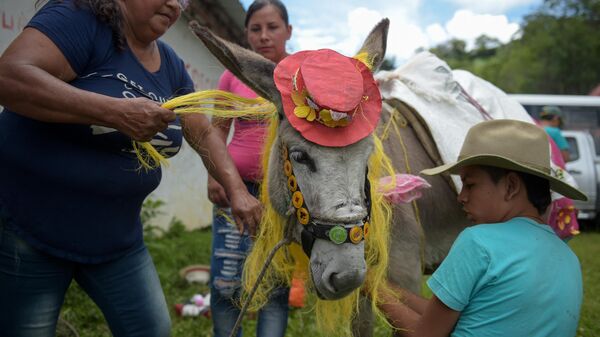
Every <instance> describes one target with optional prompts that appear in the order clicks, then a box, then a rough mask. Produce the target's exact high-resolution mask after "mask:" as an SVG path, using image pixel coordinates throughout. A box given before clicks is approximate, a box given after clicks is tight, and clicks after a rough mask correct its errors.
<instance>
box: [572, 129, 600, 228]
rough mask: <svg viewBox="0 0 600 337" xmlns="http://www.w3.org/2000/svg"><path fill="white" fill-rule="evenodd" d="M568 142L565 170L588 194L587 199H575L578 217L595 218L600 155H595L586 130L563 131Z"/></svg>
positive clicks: (594, 149)
mask: <svg viewBox="0 0 600 337" xmlns="http://www.w3.org/2000/svg"><path fill="white" fill-rule="evenodd" d="M563 136H564V137H565V138H566V139H567V142H568V143H569V162H567V171H568V172H569V173H570V174H571V175H572V176H573V178H575V181H576V182H577V185H579V189H580V190H581V191H582V192H583V193H585V194H586V195H587V196H588V201H577V200H575V207H577V209H578V210H579V215H578V218H580V219H585V220H595V219H596V215H597V213H598V212H599V211H600V209H599V206H600V205H599V200H598V190H599V187H600V185H599V183H600V182H599V179H598V178H599V177H600V157H598V156H597V155H596V147H595V144H594V138H593V137H592V135H591V134H590V133H589V132H587V131H570V130H567V131H563Z"/></svg>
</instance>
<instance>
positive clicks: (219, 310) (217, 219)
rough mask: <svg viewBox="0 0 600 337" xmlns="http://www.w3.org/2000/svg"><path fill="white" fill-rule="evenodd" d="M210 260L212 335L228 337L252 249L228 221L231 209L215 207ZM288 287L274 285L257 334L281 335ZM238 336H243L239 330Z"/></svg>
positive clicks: (263, 336) (250, 187) (250, 186)
mask: <svg viewBox="0 0 600 337" xmlns="http://www.w3.org/2000/svg"><path fill="white" fill-rule="evenodd" d="M246 186H247V187H248V191H249V192H250V193H252V194H253V195H255V196H256V195H257V194H258V193H257V192H258V184H255V183H250V182H246ZM213 213H214V214H213V228H212V235H213V238H212V255H211V261H210V272H211V293H210V309H211V316H212V320H213V331H214V336H215V337H228V336H229V335H230V334H231V331H232V330H233V326H234V325H235V322H236V320H237V317H238V315H239V313H240V307H239V300H240V288H241V277H242V270H243V266H244V261H245V259H246V256H247V255H248V253H249V251H250V249H251V248H252V240H251V239H250V237H249V235H248V233H247V232H244V233H242V234H240V232H239V230H238V228H237V226H236V225H235V223H231V219H233V217H232V216H231V210H230V209H228V208H217V207H215V208H214V212H213ZM289 291H290V290H289V288H287V287H278V288H276V289H275V290H274V291H273V293H272V294H271V296H270V298H269V302H268V303H267V304H266V305H265V306H264V307H263V308H262V309H261V310H260V311H259V313H258V324H257V327H256V336H257V337H283V336H284V335H285V330H286V328H287V319H288V310H289V307H288V297H289ZM237 336H238V337H241V336H242V331H241V329H240V330H239V331H238V334H237Z"/></svg>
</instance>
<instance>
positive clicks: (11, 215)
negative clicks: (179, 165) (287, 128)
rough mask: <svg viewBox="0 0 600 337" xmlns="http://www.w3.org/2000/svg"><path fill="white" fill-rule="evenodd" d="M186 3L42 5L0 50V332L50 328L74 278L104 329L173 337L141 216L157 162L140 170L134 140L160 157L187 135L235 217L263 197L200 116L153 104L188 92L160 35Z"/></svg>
mask: <svg viewBox="0 0 600 337" xmlns="http://www.w3.org/2000/svg"><path fill="white" fill-rule="evenodd" d="M184 2H185V1H177V0H127V1H123V0H62V1H56V0H51V1H47V2H46V1H44V3H45V4H44V6H43V7H42V8H41V9H40V10H39V11H37V13H36V14H35V15H34V17H33V18H32V19H31V21H30V22H29V23H28V25H27V26H26V28H25V29H24V30H23V31H22V32H21V33H20V34H19V35H18V36H17V38H16V39H15V40H14V41H13V42H12V43H11V45H10V46H9V47H8V48H7V49H6V51H5V52H4V54H3V55H2V56H1V57H0V88H2V89H1V90H0V104H1V105H3V106H4V107H5V109H4V111H3V112H2V113H0V163H2V164H1V165H0V299H1V300H0V331H1V333H0V334H1V335H2V336H11V337H18V336H48V337H49V336H54V335H55V333H56V324H57V320H58V316H59V313H60V309H61V306H62V303H63V301H64V298H65V293H66V291H67V289H68V288H69V285H70V283H71V282H72V280H75V281H77V283H78V284H79V285H80V286H81V288H82V289H83V290H84V291H85V292H86V293H87V294H88V295H89V296H90V298H91V299H92V300H93V301H94V302H95V303H96V304H97V305H98V307H99V308H100V310H101V311H102V313H103V314H104V317H105V318H106V320H107V322H108V326H109V328H110V330H111V332H112V334H113V336H116V337H123V336H144V337H154V336H157V337H158V336H160V337H164V336H168V335H169V334H170V329H171V321H170V318H169V312H168V309H167V304H166V301H165V296H164V294H163V292H162V289H161V285H160V281H159V278H158V275H157V272H156V269H155V267H154V264H153V262H152V258H151V256H150V254H149V253H148V250H147V248H146V246H145V244H144V239H143V230H142V224H141V221H140V209H141V207H142V203H143V201H144V199H145V198H146V197H147V196H148V195H149V194H150V192H152V190H154V189H155V188H156V187H157V186H158V184H159V182H160V180H161V170H160V168H158V169H155V170H144V169H141V168H140V162H139V161H138V159H137V157H136V155H135V153H134V151H133V148H132V140H135V141H150V142H151V143H152V144H154V145H155V147H156V148H157V150H158V151H160V152H161V153H162V154H163V155H164V156H167V157H168V156H172V155H175V154H176V153H177V152H178V151H179V149H180V147H181V143H182V137H183V136H184V135H185V137H186V139H187V140H188V142H189V143H190V144H191V145H192V146H193V147H194V148H195V149H196V151H198V152H199V153H200V154H201V155H202V156H203V159H204V162H205V165H206V167H207V168H208V171H209V172H210V174H211V175H212V176H213V177H215V178H216V179H217V180H218V181H219V182H220V184H221V185H222V186H224V187H223V189H224V191H225V193H226V194H227V196H228V198H229V201H230V205H231V208H232V212H233V214H234V215H235V216H236V218H239V219H241V222H243V224H245V225H247V226H255V225H256V224H257V223H258V222H259V221H260V216H261V205H260V202H259V201H258V200H256V198H254V197H253V196H252V195H251V194H249V193H248V192H247V189H246V186H245V185H244V183H243V181H242V180H241V179H240V177H239V174H238V172H237V170H236V168H235V166H234V164H233V161H232V160H231V158H230V157H229V155H228V153H227V149H226V146H225V143H224V142H223V140H222V139H221V137H220V136H219V135H218V133H217V132H215V130H214V129H213V127H212V126H211V124H210V121H209V120H208V119H207V118H206V117H205V116H203V115H193V116H192V115H190V116H186V117H185V118H181V119H180V118H178V117H177V116H176V115H175V114H174V113H173V111H170V110H167V109H164V108H162V107H161V105H160V104H161V103H163V102H165V101H167V100H168V99H169V98H172V97H174V96H178V95H182V94H186V93H190V92H192V91H193V90H194V87H193V83H192V81H191V78H190V77H189V75H188V74H187V73H186V71H185V66H184V63H183V61H182V60H181V59H180V58H179V57H178V56H177V54H176V53H175V52H174V51H173V50H172V49H171V48H170V47H169V46H168V45H167V44H165V43H164V42H162V41H161V40H159V37H161V36H162V35H163V34H164V33H165V32H166V31H167V30H168V29H169V27H171V26H172V25H173V24H174V23H175V21H176V20H177V19H178V18H179V16H180V14H181V7H182V6H183V5H184ZM38 5H40V3H39V2H38ZM208 157H210V159H212V160H208ZM243 224H240V225H243Z"/></svg>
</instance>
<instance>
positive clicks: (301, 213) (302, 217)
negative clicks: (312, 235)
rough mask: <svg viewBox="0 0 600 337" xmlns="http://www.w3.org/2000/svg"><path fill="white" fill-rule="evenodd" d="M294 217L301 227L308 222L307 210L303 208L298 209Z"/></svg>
mask: <svg viewBox="0 0 600 337" xmlns="http://www.w3.org/2000/svg"><path fill="white" fill-rule="evenodd" d="M296 217H297V218H298V221H299V222H300V223H301V224H303V225H306V224H307V223H308V220H310V215H309V214H308V210H307V209H306V208H304V207H302V208H299V209H298V210H297V211H296Z"/></svg>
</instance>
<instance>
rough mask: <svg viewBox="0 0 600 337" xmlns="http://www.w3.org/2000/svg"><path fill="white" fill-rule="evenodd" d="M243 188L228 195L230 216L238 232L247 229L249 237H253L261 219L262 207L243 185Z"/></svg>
mask: <svg viewBox="0 0 600 337" xmlns="http://www.w3.org/2000/svg"><path fill="white" fill-rule="evenodd" d="M243 187H244V188H240V189H239V190H238V191H237V192H235V193H232V194H231V195H230V197H231V198H230V199H231V214H232V215H233V219H234V220H235V223H236V224H237V226H238V228H239V230H240V232H243V231H244V229H247V230H248V233H249V234H250V236H254V235H255V234H256V229H257V228H258V225H259V224H260V220H261V217H262V205H261V203H260V201H258V200H257V199H256V198H255V197H254V196H252V194H250V193H249V192H248V190H247V189H246V188H245V185H244V186H243Z"/></svg>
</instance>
